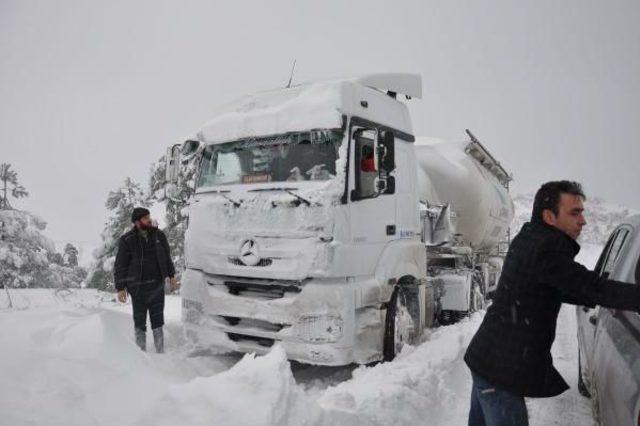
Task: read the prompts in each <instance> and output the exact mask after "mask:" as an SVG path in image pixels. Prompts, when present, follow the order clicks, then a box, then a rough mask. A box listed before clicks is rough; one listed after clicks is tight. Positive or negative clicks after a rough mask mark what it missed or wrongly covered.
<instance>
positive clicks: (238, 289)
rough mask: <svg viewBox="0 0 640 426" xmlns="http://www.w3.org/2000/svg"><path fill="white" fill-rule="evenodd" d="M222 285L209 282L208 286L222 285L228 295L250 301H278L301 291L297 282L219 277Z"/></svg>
mask: <svg viewBox="0 0 640 426" xmlns="http://www.w3.org/2000/svg"><path fill="white" fill-rule="evenodd" d="M220 279H221V280H222V283H220V282H217V283H216V282H211V281H209V282H208V283H209V285H211V286H216V285H224V286H225V287H226V288H227V290H228V291H229V294H232V295H234V296H242V297H248V298H252V299H280V298H282V297H284V296H285V294H287V293H299V292H300V291H301V290H302V289H301V287H300V284H301V283H300V282H299V281H276V280H265V279H255V278H244V277H221V278H220Z"/></svg>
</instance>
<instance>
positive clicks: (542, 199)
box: [531, 180, 587, 222]
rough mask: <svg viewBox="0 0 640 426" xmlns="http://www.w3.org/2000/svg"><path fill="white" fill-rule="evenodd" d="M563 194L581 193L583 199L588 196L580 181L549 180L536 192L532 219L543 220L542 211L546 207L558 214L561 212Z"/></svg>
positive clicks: (535, 220)
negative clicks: (560, 205)
mask: <svg viewBox="0 0 640 426" xmlns="http://www.w3.org/2000/svg"><path fill="white" fill-rule="evenodd" d="M562 194H572V195H579V196H580V197H582V199H586V198H587V197H586V196H585V195H584V191H583V190H582V185H580V184H579V183H578V182H573V181H569V180H559V181H551V182H547V183H545V184H543V185H542V186H541V187H540V189H538V192H536V197H535V198H534V200H533V211H532V212H531V221H532V222H542V211H543V210H544V209H549V210H551V211H552V212H553V214H555V215H556V216H557V215H558V212H559V208H558V206H559V204H560V196H561V195H562Z"/></svg>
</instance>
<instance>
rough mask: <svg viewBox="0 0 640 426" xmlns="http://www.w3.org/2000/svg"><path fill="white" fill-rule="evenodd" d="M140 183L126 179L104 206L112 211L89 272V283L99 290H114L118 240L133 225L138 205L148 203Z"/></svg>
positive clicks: (109, 196) (111, 193)
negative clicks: (133, 214) (133, 213)
mask: <svg viewBox="0 0 640 426" xmlns="http://www.w3.org/2000/svg"><path fill="white" fill-rule="evenodd" d="M147 198H148V197H146V196H145V194H144V192H143V191H142V189H141V187H140V185H139V184H137V183H136V182H134V181H133V180H132V179H131V178H126V179H125V181H124V183H123V185H122V186H121V187H120V188H118V189H116V190H115V191H111V192H109V195H108V197H107V202H106V203H105V206H106V207H107V209H108V210H109V211H110V212H111V216H110V217H109V219H108V220H107V222H106V223H105V226H104V230H103V231H102V235H101V237H102V244H101V246H100V247H98V249H96V250H95V251H94V253H93V256H94V258H95V261H94V263H93V265H92V267H91V272H90V274H89V279H88V286H89V287H92V288H97V289H100V290H113V289H114V284H113V262H114V261H115V255H116V249H117V248H118V247H117V246H118V239H119V238H120V236H121V235H122V234H124V233H125V232H126V231H127V230H128V229H129V228H131V212H132V211H133V209H134V208H135V207H146V206H148V205H149V203H148V201H147Z"/></svg>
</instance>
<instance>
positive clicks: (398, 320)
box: [383, 285, 416, 361]
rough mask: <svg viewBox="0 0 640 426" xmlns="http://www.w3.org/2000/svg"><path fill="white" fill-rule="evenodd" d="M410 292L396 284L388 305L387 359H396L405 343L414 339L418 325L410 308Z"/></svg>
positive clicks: (385, 343)
mask: <svg viewBox="0 0 640 426" xmlns="http://www.w3.org/2000/svg"><path fill="white" fill-rule="evenodd" d="M408 293H409V292H408V291H406V290H405V288H404V287H403V286H401V285H399V286H396V288H395V289H394V290H393V294H392V295H391V300H390V301H389V304H388V306H387V317H386V320H385V330H384V344H383V357H384V360H385V361H391V360H392V359H394V358H395V357H396V355H397V354H399V353H400V351H401V350H402V347H403V346H404V345H406V344H411V343H413V341H414V338H415V330H416V326H415V322H414V319H413V317H412V316H411V312H410V311H409V308H408V305H409V304H408V299H407V296H408Z"/></svg>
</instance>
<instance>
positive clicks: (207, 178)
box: [198, 130, 343, 187]
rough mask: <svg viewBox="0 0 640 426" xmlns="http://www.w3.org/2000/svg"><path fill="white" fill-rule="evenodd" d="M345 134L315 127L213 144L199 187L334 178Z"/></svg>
mask: <svg viewBox="0 0 640 426" xmlns="http://www.w3.org/2000/svg"><path fill="white" fill-rule="evenodd" d="M342 137H343V132H342V131H341V130H312V131H306V132H293V133H287V134H284V135H278V136H273V137H268V138H252V139H245V140H240V141H235V142H227V143H221V144H215V145H209V146H207V147H206V149H205V151H204V155H203V159H202V167H201V170H200V178H199V180H198V187H202V186H213V185H231V184H239V183H259V182H285V181H306V180H316V181H318V180H328V179H331V178H333V177H335V175H336V160H337V158H338V148H339V147H340V144H341V143H342Z"/></svg>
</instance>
